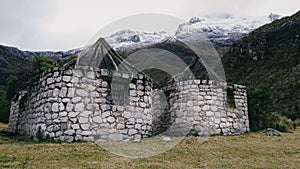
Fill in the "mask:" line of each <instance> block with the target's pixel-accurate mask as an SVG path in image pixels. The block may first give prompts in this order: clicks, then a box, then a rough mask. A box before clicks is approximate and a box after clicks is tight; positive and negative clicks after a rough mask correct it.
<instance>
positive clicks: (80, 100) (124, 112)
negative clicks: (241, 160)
mask: <svg viewBox="0 0 300 169" xmlns="http://www.w3.org/2000/svg"><path fill="white" fill-rule="evenodd" d="M114 79H120V81H127V82H128V83H125V86H123V87H124V91H128V92H127V93H126V92H125V97H126V98H127V99H125V101H124V100H123V101H122V102H124V103H122V104H120V103H116V102H115V101H114V98H113V95H112V93H113V91H112V82H114ZM227 88H230V89H231V90H230V91H232V96H233V97H232V99H231V100H232V104H231V103H229V102H228V100H229V99H228V96H227V94H228V92H227ZM162 97H165V99H164V100H166V102H162V99H161V98H162ZM126 100H127V101H126ZM9 130H10V131H12V132H19V133H20V134H25V135H30V136H33V137H36V135H37V133H42V135H43V136H44V137H48V138H51V139H54V140H56V141H63V142H74V141H90V142H94V141H125V140H134V141H139V140H141V139H142V138H146V137H151V136H153V135H156V134H161V133H164V134H166V135H174V136H177V135H182V134H197V135H209V134H240V133H244V132H246V131H249V120H248V110H247V95H246V89H245V87H244V86H240V85H233V86H227V84H226V83H217V82H214V81H207V80H187V81H184V82H176V83H172V84H168V85H167V86H166V87H164V88H161V89H154V88H153V85H152V82H151V80H150V79H149V78H147V77H146V76H144V75H143V74H141V73H140V74H137V75H133V74H127V73H119V72H110V71H108V70H106V69H98V68H91V67H80V68H76V69H73V68H54V69H52V70H49V71H47V72H45V73H44V74H42V75H41V76H40V77H39V78H38V80H36V81H35V82H34V83H33V84H32V85H31V87H30V88H29V89H28V90H27V91H22V92H20V93H19V95H18V96H16V98H15V100H14V101H13V102H12V106H11V114H10V121H9Z"/></svg>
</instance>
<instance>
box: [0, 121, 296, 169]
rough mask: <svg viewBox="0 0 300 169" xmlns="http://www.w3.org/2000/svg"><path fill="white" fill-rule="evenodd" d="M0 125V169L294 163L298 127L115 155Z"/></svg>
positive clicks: (277, 165) (192, 139)
mask: <svg viewBox="0 0 300 169" xmlns="http://www.w3.org/2000/svg"><path fill="white" fill-rule="evenodd" d="M6 127H7V126H6V125H4V124H0V132H1V133H0V168H153V169H154V168H272V169H273V168H300V129H299V128H298V129H297V130H296V131H295V132H294V133H283V134H282V136H280V137H268V136H266V135H264V134H262V133H248V134H245V135H240V136H214V137H210V138H209V139H208V141H207V142H205V143H201V144H200V143H199V140H198V138H197V137H187V138H185V139H183V140H182V141H181V142H180V144H178V145H176V146H175V147H174V148H173V149H171V150H169V151H167V152H165V153H163V154H160V155H158V156H154V157H150V158H143V159H131V158H125V157H120V156H116V155H113V154H110V153H109V152H107V151H105V150H104V149H102V148H101V147H100V146H98V145H97V144H93V143H73V144H65V143H62V144H58V143H35V142H33V141H31V140H30V139H28V138H26V137H21V136H16V135H15V136H10V135H9V134H8V133H6V132H5V129H6Z"/></svg>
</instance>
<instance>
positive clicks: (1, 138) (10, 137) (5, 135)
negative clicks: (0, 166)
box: [0, 129, 36, 144]
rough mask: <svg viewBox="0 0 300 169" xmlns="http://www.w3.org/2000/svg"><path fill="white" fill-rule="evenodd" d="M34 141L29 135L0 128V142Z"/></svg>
mask: <svg viewBox="0 0 300 169" xmlns="http://www.w3.org/2000/svg"><path fill="white" fill-rule="evenodd" d="M20 142H24V143H36V142H35V141H34V140H33V139H32V138H31V137H28V136H24V135H21V134H18V133H13V132H9V131H7V130H6V129H1V130H0V144H6V143H20Z"/></svg>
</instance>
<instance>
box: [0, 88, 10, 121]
mask: <svg viewBox="0 0 300 169" xmlns="http://www.w3.org/2000/svg"><path fill="white" fill-rule="evenodd" d="M9 109H10V102H9V101H8V100H7V99H6V98H5V92H4V91H3V90H1V89H0V122H2V123H8V120H9Z"/></svg>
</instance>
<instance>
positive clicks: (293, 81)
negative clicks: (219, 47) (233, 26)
mask: <svg viewBox="0 0 300 169" xmlns="http://www.w3.org/2000/svg"><path fill="white" fill-rule="evenodd" d="M299 36H300V12H298V13H297V14H295V15H293V16H291V17H286V18H283V19H281V20H277V21H275V22H273V23H271V24H268V25H265V26H263V27H261V28H259V29H257V30H255V31H253V32H251V33H250V34H249V35H247V36H245V37H244V38H242V39H241V40H240V41H238V42H237V43H235V44H234V45H233V46H232V47H231V48H230V49H229V52H228V53H226V54H225V56H224V57H223V58H222V62H223V65H224V67H225V72H226V78H227V81H228V82H229V83H238V84H243V85H246V86H247V87H248V88H247V90H248V100H249V116H250V125H251V126H250V128H251V130H254V131H256V130H261V129H265V128H266V127H274V128H277V129H279V130H281V131H286V130H288V128H290V127H289V124H290V122H289V120H288V119H292V120H296V119H297V118H300V95H299V93H300V88H299V86H300V57H299V56H300V37H299Z"/></svg>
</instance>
